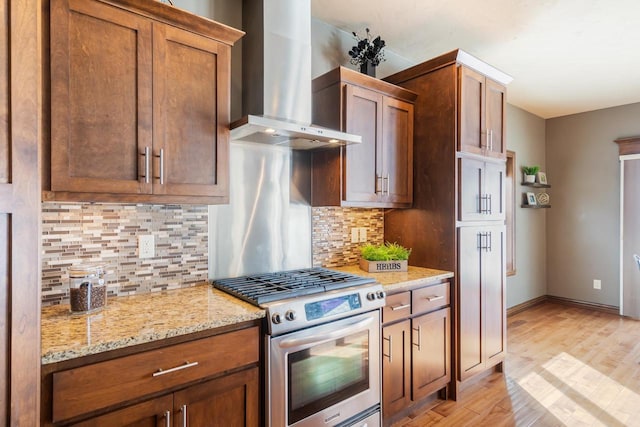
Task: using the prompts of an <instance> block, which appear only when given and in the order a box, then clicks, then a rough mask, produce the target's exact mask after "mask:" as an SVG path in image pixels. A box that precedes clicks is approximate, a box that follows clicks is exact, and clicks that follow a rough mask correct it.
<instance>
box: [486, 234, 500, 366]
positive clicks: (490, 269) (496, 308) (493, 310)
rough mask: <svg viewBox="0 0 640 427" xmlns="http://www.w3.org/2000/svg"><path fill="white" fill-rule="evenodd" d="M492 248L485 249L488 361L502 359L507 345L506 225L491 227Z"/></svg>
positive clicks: (490, 242)
mask: <svg viewBox="0 0 640 427" xmlns="http://www.w3.org/2000/svg"><path fill="white" fill-rule="evenodd" d="M486 230H487V231H486V232H487V233H489V235H488V239H489V241H488V246H489V248H488V249H486V250H483V251H482V255H481V256H482V257H483V258H484V259H483V263H482V269H483V270H482V272H483V276H482V287H483V294H482V299H483V300H484V307H483V312H484V324H485V333H484V336H485V360H486V363H487V364H492V360H493V359H502V357H503V356H504V353H505V345H506V319H505V316H506V305H505V304H506V300H505V289H504V277H505V276H504V271H505V265H504V260H505V253H504V245H505V228H504V226H498V227H487V228H486Z"/></svg>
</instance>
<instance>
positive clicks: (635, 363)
mask: <svg viewBox="0 0 640 427" xmlns="http://www.w3.org/2000/svg"><path fill="white" fill-rule="evenodd" d="M507 330H508V355H507V359H506V362H505V373H504V374H499V373H492V374H491V375H489V376H486V377H485V378H483V379H482V381H477V382H474V384H473V385H472V386H471V387H469V388H468V389H467V390H465V391H464V392H463V393H462V396H461V397H460V399H459V400H458V401H457V402H453V401H442V402H439V403H438V404H437V405H436V406H435V407H433V408H431V409H430V410H428V411H425V412H423V413H420V414H412V415H411V417H408V418H405V419H403V420H402V421H400V422H399V423H396V424H394V427H401V426H402V427H417V426H432V425H437V426H456V427H458V426H492V427H498V426H606V427H622V426H640V321H635V320H630V319H624V318H621V317H618V316H615V315H611V314H606V313H601V312H596V311H592V310H587V309H581V308H575V307H568V306H563V305H558V304H554V303H545V304H541V305H538V306H535V307H533V308H530V309H528V310H526V311H524V312H521V313H518V314H516V315H513V316H511V317H509V319H508V327H507Z"/></svg>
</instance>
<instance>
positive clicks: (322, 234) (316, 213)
mask: <svg viewBox="0 0 640 427" xmlns="http://www.w3.org/2000/svg"><path fill="white" fill-rule="evenodd" d="M311 218H312V220H311V223H312V227H313V231H312V233H313V235H312V242H313V251H312V252H313V266H314V267H341V266H344V265H351V264H357V263H358V261H359V259H360V247H361V246H362V245H364V243H351V229H352V228H353V227H365V228H366V229H367V243H372V244H376V245H378V244H381V243H383V242H384V210H383V209H356V208H335V207H330V208H313V209H312V210H311Z"/></svg>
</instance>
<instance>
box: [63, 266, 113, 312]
mask: <svg viewBox="0 0 640 427" xmlns="http://www.w3.org/2000/svg"><path fill="white" fill-rule="evenodd" d="M69 302H70V304H71V312H72V313H89V312H92V311H96V310H99V309H101V308H102V307H104V306H105V305H106V304H107V285H106V284H105V282H104V267H103V266H102V265H78V266H74V267H71V268H70V269H69Z"/></svg>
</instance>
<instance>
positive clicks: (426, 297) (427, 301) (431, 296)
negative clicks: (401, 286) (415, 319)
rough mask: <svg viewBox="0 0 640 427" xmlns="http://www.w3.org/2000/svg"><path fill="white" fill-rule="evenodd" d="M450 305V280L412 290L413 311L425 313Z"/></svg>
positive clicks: (414, 312)
mask: <svg viewBox="0 0 640 427" xmlns="http://www.w3.org/2000/svg"><path fill="white" fill-rule="evenodd" d="M446 305H449V282H444V283H440V284H438V285H433V286H427V287H425V288H422V289H417V290H415V291H412V292H411V313H412V314H417V313H425V312H427V311H431V310H435V309H437V308H440V307H444V306H446Z"/></svg>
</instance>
